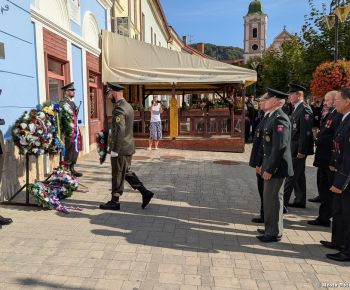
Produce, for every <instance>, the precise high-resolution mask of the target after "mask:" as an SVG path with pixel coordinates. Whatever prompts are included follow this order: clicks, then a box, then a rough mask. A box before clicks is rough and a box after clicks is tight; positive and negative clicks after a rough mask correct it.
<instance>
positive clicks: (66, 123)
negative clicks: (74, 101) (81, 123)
mask: <svg viewBox="0 0 350 290" xmlns="http://www.w3.org/2000/svg"><path fill="white" fill-rule="evenodd" d="M59 106H60V114H61V126H60V127H61V133H62V135H64V136H68V137H70V136H72V135H73V132H74V115H73V111H72V108H71V107H70V106H69V104H68V103H66V102H60V103H59Z"/></svg>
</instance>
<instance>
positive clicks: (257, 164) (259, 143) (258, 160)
mask: <svg viewBox="0 0 350 290" xmlns="http://www.w3.org/2000/svg"><path fill="white" fill-rule="evenodd" d="M266 96H267V93H266V94H264V95H263V96H262V97H260V98H259V99H258V100H257V101H258V102H259V106H260V110H262V111H263V112H264V117H263V118H262V119H261V121H260V123H259V124H258V126H257V127H256V129H255V133H254V137H253V147H252V151H251V153H250V159H249V166H250V167H253V168H254V169H255V171H256V180H257V185H258V192H259V196H260V201H261V206H260V216H259V217H255V218H253V219H252V222H253V223H263V222H264V205H263V202H264V201H263V195H264V180H263V179H262V177H261V172H260V168H261V164H262V161H263V156H264V153H263V150H264V149H263V129H264V124H265V122H266V120H267V118H268V116H267V115H268V113H266V112H265V107H264V103H265V100H266V99H265V98H266Z"/></svg>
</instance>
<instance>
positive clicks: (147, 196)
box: [141, 189, 154, 209]
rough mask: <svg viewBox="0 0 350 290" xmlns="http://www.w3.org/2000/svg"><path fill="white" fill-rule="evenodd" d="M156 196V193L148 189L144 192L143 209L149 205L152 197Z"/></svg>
mask: <svg viewBox="0 0 350 290" xmlns="http://www.w3.org/2000/svg"><path fill="white" fill-rule="evenodd" d="M153 196H154V193H153V192H152V191H150V190H148V189H146V190H145V191H143V192H142V205H141V207H142V208H143V209H145V207H146V206H147V205H148V204H149V202H150V201H151V199H152V197H153Z"/></svg>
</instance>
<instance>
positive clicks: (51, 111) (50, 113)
mask: <svg viewBox="0 0 350 290" xmlns="http://www.w3.org/2000/svg"><path fill="white" fill-rule="evenodd" d="M43 111H44V112H45V113H46V114H49V115H51V116H53V115H54V114H55V112H54V110H53V108H52V106H50V107H44V108H43Z"/></svg>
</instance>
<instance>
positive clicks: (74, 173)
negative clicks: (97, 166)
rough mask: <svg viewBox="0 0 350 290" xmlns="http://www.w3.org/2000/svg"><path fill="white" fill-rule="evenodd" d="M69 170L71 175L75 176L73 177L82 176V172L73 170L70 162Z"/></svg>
mask: <svg viewBox="0 0 350 290" xmlns="http://www.w3.org/2000/svg"><path fill="white" fill-rule="evenodd" d="M70 171H71V172H72V175H73V176H75V177H81V176H83V174H81V173H79V172H77V171H75V169H74V164H72V165H71V166H70Z"/></svg>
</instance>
